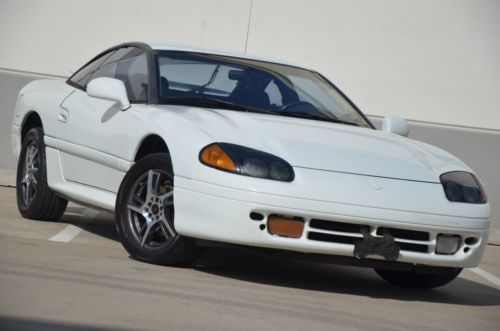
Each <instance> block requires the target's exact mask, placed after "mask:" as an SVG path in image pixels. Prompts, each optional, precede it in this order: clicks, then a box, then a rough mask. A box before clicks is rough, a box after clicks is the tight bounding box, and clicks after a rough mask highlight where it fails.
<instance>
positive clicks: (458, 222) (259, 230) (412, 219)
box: [174, 177, 490, 268]
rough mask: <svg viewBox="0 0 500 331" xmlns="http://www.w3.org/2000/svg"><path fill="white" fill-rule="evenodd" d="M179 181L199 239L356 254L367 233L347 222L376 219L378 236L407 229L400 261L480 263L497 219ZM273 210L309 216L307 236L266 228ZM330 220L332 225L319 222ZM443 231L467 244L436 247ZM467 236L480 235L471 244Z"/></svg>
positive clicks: (191, 229) (183, 206)
mask: <svg viewBox="0 0 500 331" xmlns="http://www.w3.org/2000/svg"><path fill="white" fill-rule="evenodd" d="M175 183H176V185H175V193H174V199H175V214H176V215H175V227H176V230H177V231H178V232H179V233H180V234H182V235H185V236H190V237H194V238H200V239H206V240H213V241H219V242H224V243H232V244H240V245H248V246H256V247H265V248H273V249H281V250H289V251H296V252H302V253H319V254H328V255H336V256H348V257H352V256H353V250H354V242H355V241H357V240H358V238H359V239H361V237H362V235H361V233H356V231H353V230H352V229H349V230H348V231H346V230H345V226H342V225H343V224H348V225H354V228H356V225H361V226H368V227H369V229H370V232H371V233H372V235H377V230H379V229H381V228H390V229H396V230H404V231H402V232H401V231H399V232H396V233H398V235H394V237H395V240H396V243H398V244H399V246H400V248H401V252H400V256H399V258H398V260H397V261H398V262H406V263H414V264H423V265H429V266H440V267H457V268H468V267H475V266H477V265H479V263H480V261H481V258H482V256H483V253H484V249H485V247H486V243H487V239H488V233H489V224H490V221H489V219H485V218H470V217H467V218H460V217H456V216H446V215H439V214H429V213H416V212H409V211H402V210H397V209H390V208H374V207H366V206H359V205H355V204H349V205H348V204H343V203H342V204H340V203H334V202H328V201H321V200H308V199H303V198H294V197H289V196H284V195H272V194H267V193H259V192H255V191H251V190H242V189H235V188H231V187H227V186H222V185H215V184H211V183H206V182H201V181H196V180H191V179H186V178H183V177H176V178H175ZM252 212H258V213H261V214H262V215H264V216H265V217H264V219H263V220H261V221H256V220H252V219H251V218H250V213H252ZM270 214H280V215H287V216H296V217H301V218H303V219H304V221H305V227H304V232H303V234H302V236H301V237H300V238H298V239H294V238H286V237H280V236H275V235H272V234H270V233H269V232H268V231H267V229H266V228H265V227H263V225H265V224H266V220H267V216H268V215H270ZM313 220H320V221H321V222H318V221H313ZM325 222H326V224H328V226H326V227H325V226H323V225H321V226H319V225H318V224H325ZM339 224H340V226H339V227H336V226H337V225H339ZM423 234H425V235H423ZM438 234H452V235H459V236H460V237H461V238H462V243H461V246H460V248H459V250H458V251H457V252H456V253H455V254H453V255H440V254H436V253H435V247H436V237H437V235H438ZM466 238H474V240H469V241H468V242H469V243H468V244H466V243H465V242H464V241H465V239H466ZM370 258H371V257H370ZM373 258H374V259H381V258H378V257H373Z"/></svg>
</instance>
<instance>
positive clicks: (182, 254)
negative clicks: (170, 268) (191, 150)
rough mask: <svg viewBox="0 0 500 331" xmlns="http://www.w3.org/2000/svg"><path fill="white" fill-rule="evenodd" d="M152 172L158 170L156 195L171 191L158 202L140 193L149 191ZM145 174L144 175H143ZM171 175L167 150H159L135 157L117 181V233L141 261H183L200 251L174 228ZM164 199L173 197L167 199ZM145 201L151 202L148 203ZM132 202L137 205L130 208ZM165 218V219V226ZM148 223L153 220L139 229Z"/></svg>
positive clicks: (196, 256)
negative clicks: (134, 161)
mask: <svg viewBox="0 0 500 331" xmlns="http://www.w3.org/2000/svg"><path fill="white" fill-rule="evenodd" d="M151 174H158V179H157V181H158V184H157V185H156V186H157V190H156V191H157V192H156V196H157V197H160V196H165V195H168V194H169V193H171V196H170V197H168V198H165V200H164V201H161V203H160V202H158V199H157V200H156V201H157V202H155V200H154V199H153V198H151V199H153V200H150V198H148V197H147V196H145V195H144V193H143V191H144V190H146V192H145V193H146V194H148V193H147V192H148V188H149V181H148V180H149V176H152V175H151ZM145 176H146V177H147V178H144V177H145ZM173 178H174V175H173V169H172V163H171V161H170V156H169V154H166V153H158V154H151V155H148V156H146V157H144V158H142V159H140V160H139V161H137V162H136V163H135V164H134V165H133V166H132V168H131V169H130V170H129V171H128V172H127V174H126V175H125V177H124V179H123V181H122V183H121V185H120V189H119V191H118V197H117V199H116V208H115V218H116V226H117V230H118V235H119V237H120V240H121V242H122V244H123V246H124V247H125V249H126V250H127V252H129V253H130V255H131V256H132V257H134V258H136V259H138V260H140V261H144V262H148V263H154V264H162V265H185V264H188V263H190V262H192V261H194V260H195V259H196V258H198V257H199V256H200V254H201V253H202V250H201V249H200V248H199V247H197V245H196V243H195V242H194V240H193V239H192V238H188V237H184V236H181V235H179V234H178V233H177V232H176V231H175V226H174V223H173V216H174V205H173ZM144 179H146V181H147V183H146V184H145V185H146V187H144V183H143V180H144ZM162 190H163V191H162ZM153 195H154V194H152V196H153ZM167 199H172V200H171V201H170V200H169V201H166V200H167ZM160 200H161V199H160ZM148 201H151V202H152V203H153V204H152V205H151V204H149V206H148V203H149V202H148ZM131 205H134V206H135V205H137V207H134V210H132V209H131V208H129V207H130V206H131ZM155 206H156V207H155ZM158 206H160V207H158ZM136 208H137V209H140V210H141V212H139V211H137V210H136ZM155 208H156V210H155ZM159 209H161V211H160V210H159ZM155 211H156V212H155ZM155 216H156V220H155ZM151 217H152V219H151ZM148 222H150V223H148ZM165 222H166V223H168V224H167V225H166V226H165V224H166V223H165ZM148 224H152V225H151V226H150V230H148V232H145V231H146V230H144V232H143V231H141V230H142V229H146V228H147V227H149V226H148ZM151 231H153V232H151ZM141 233H142V235H141ZM144 236H145V237H146V238H144ZM141 241H142V244H141Z"/></svg>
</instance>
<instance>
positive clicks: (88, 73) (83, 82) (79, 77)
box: [69, 51, 115, 90]
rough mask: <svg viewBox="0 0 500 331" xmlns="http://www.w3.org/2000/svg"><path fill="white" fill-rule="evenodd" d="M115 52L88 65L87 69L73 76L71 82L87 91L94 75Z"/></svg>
mask: <svg viewBox="0 0 500 331" xmlns="http://www.w3.org/2000/svg"><path fill="white" fill-rule="evenodd" d="M114 52H115V51H111V52H109V53H106V54H104V55H103V56H101V57H99V58H97V59H95V60H94V61H92V62H90V63H89V64H87V65H86V66H85V67H83V68H81V69H80V70H78V71H77V72H76V73H75V74H74V75H73V76H71V77H70V79H69V81H70V82H71V83H73V85H76V86H78V87H80V88H82V89H84V90H85V89H87V84H88V82H89V81H90V79H91V78H92V75H93V74H94V72H95V71H96V70H98V69H99V67H100V66H101V64H103V62H104V61H106V60H107V59H108V58H109V57H110V56H111V55H113V53H114Z"/></svg>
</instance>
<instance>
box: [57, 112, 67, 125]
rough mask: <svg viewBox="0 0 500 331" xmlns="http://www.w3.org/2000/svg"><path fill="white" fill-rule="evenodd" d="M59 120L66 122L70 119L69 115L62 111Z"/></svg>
mask: <svg viewBox="0 0 500 331" xmlns="http://www.w3.org/2000/svg"><path fill="white" fill-rule="evenodd" d="M58 120H59V122H63V123H66V122H67V121H68V115H67V114H64V113H60V114H59V118H58Z"/></svg>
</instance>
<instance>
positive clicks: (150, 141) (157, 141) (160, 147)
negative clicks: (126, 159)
mask: <svg viewBox="0 0 500 331" xmlns="http://www.w3.org/2000/svg"><path fill="white" fill-rule="evenodd" d="M155 153H167V154H169V155H170V150H169V148H168V146H167V143H166V142H165V140H164V139H163V138H162V137H160V136H159V135H157V134H149V135H147V136H145V137H144V138H143V139H142V140H141V142H140V143H139V144H138V145H137V148H136V151H135V154H134V162H137V161H139V160H140V159H142V158H143V157H145V156H147V155H150V154H155Z"/></svg>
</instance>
